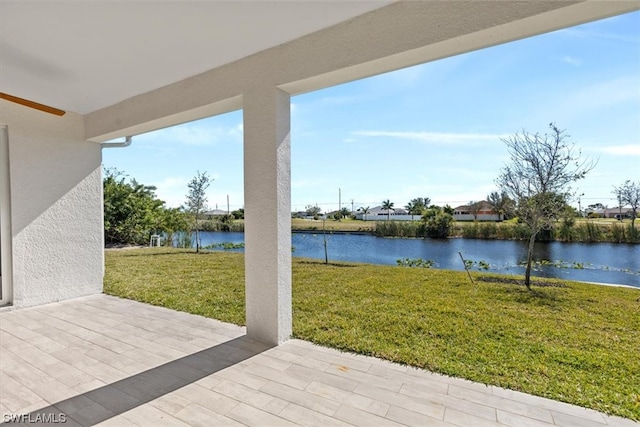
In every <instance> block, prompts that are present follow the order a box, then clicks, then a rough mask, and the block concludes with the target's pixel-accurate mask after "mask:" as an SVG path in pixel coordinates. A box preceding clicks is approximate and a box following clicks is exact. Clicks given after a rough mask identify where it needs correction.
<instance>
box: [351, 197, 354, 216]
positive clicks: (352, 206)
mask: <svg viewBox="0 0 640 427" xmlns="http://www.w3.org/2000/svg"><path fill="white" fill-rule="evenodd" d="M353 212H354V210H353V199H351V215H353Z"/></svg>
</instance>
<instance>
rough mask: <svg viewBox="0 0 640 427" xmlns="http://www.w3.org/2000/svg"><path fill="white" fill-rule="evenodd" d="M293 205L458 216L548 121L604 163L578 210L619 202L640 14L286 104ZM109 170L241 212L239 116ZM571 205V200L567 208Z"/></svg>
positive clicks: (167, 196) (133, 151)
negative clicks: (447, 211)
mask: <svg viewBox="0 0 640 427" xmlns="http://www.w3.org/2000/svg"><path fill="white" fill-rule="evenodd" d="M291 103H292V106H291V107H292V108H291V111H292V119H291V151H292V159H291V169H292V189H291V198H292V210H303V209H304V207H305V205H308V204H318V205H319V206H320V207H321V208H322V210H323V211H330V210H334V209H337V207H338V192H339V190H338V189H341V193H342V205H343V206H347V207H349V208H350V207H351V203H352V201H353V205H354V207H355V208H356V209H357V208H358V207H360V206H371V207H373V206H376V205H379V204H380V202H381V201H382V200H386V199H390V200H391V201H392V202H394V203H395V206H396V207H402V206H404V205H406V204H407V202H409V200H411V199H413V198H416V197H430V198H431V200H432V202H434V203H436V204H439V205H444V204H450V205H451V206H453V207H455V206H457V205H460V204H465V203H467V202H469V201H471V200H481V199H484V198H486V196H487V194H489V193H490V192H491V191H494V190H496V189H497V188H496V186H495V184H494V180H495V178H496V177H497V176H498V173H499V170H500V168H501V167H502V166H503V165H504V164H505V162H507V161H508V160H509V157H508V153H507V149H506V147H505V145H504V143H503V142H501V141H500V138H503V137H507V136H509V135H512V134H514V133H515V132H518V131H522V130H523V129H525V130H526V131H529V132H541V133H543V132H546V131H547V130H548V124H549V123H550V122H555V123H556V124H557V125H558V127H560V128H562V129H566V131H567V133H568V134H569V135H570V136H571V137H570V139H569V140H570V141H572V142H575V144H576V147H578V148H579V149H580V150H581V151H582V155H583V156H588V157H590V158H592V159H594V160H597V161H598V163H597V165H596V167H595V168H594V169H593V170H592V171H591V172H590V173H589V175H588V176H587V178H586V179H584V180H582V181H579V182H577V183H576V184H575V185H574V187H575V188H576V189H577V194H583V195H582V196H581V202H582V207H583V208H585V207H586V206H587V205H589V204H592V203H596V202H601V203H603V204H605V205H608V206H610V207H614V206H617V201H616V200H615V198H614V196H613V195H612V193H611V191H612V188H613V186H614V185H619V184H621V183H623V182H624V181H625V180H627V179H631V180H634V181H639V180H640V12H635V13H631V14H626V15H622V16H618V17H614V18H610V19H606V20H602V21H597V22H593V23H589V24H585V25H581V26H578V27H574V28H570V29H565V30H561V31H556V32H553V33H549V34H545V35H541V36H537V37H534V38H529V39H525V40H520V41H516V42H512V43H509V44H504V45H500V46H496V47H492V48H487V49H484V50H481V51H476V52H471V53H468V54H463V55H458V56H455V57H451V58H448V59H443V60H440V61H436V62H431V63H428V64H423V65H418V66H415V67H411V68H407V69H403V70H399V71H395V72H391V73H386V74H383V75H379V76H375V77H371V78H368V79H364V80H359V81H356V82H352V83H347V84H343V85H340V86H335V87H331V88H328V89H325V90H321V91H316V92H312V93H308V94H304V95H299V96H295V97H292V99H291ZM103 164H104V166H105V167H115V168H117V169H119V170H121V171H123V172H125V173H127V174H128V175H129V176H130V177H132V178H135V179H136V180H138V182H140V183H143V184H146V185H154V186H156V187H157V191H156V194H157V195H158V197H159V198H160V199H162V200H164V201H166V202H167V205H169V206H173V207H177V206H179V205H181V204H182V203H184V199H185V194H186V192H187V182H188V181H189V180H190V179H191V178H192V177H193V176H194V175H195V174H196V171H207V172H208V173H209V174H210V175H211V176H212V177H213V178H214V179H215V181H214V182H213V183H212V185H211V186H210V188H209V191H208V192H207V195H208V199H209V206H210V207H211V208H215V207H216V206H218V208H220V209H226V203H227V195H228V196H229V200H230V205H231V209H232V210H233V209H237V208H239V207H242V206H243V204H244V202H243V160H242V112H241V111H236V112H232V113H229V114H225V115H221V116H216V117H211V118H208V119H203V120H199V121H197V122H191V123H187V124H183V125H180V126H176V127H173V128H168V129H163V130H159V131H155V132H151V133H148V134H144V135H139V136H136V137H134V139H133V144H132V146H130V147H128V148H125V149H105V150H103ZM574 205H575V206H577V200H576V202H575V203H574Z"/></svg>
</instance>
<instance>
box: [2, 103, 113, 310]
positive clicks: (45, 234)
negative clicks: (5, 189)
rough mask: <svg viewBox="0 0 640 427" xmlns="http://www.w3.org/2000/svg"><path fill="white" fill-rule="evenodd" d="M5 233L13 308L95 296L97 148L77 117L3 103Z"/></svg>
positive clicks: (99, 266)
mask: <svg viewBox="0 0 640 427" xmlns="http://www.w3.org/2000/svg"><path fill="white" fill-rule="evenodd" d="M0 121H2V122H3V123H5V124H7V125H8V126H9V159H10V172H11V192H12V194H11V202H12V234H13V305H14V306H16V307H25V306H31V305H37V304H44V303H48V302H53V301H60V300H63V299H68V298H74V297H77V296H82V295H90V294H95V293H99V292H102V276H103V243H102V239H103V237H102V236H103V232H102V181H101V166H100V164H101V149H100V146H99V144H95V143H90V142H86V141H85V140H84V123H83V118H82V117H81V116H79V115H75V114H71V113H67V114H66V115H65V116H63V117H56V116H53V115H50V114H46V113H42V112H39V111H35V110H31V109H28V108H25V107H22V106H18V105H15V106H14V105H13V104H11V103H7V102H3V101H2V102H1V104H0Z"/></svg>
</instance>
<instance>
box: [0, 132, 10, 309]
mask: <svg viewBox="0 0 640 427" xmlns="http://www.w3.org/2000/svg"><path fill="white" fill-rule="evenodd" d="M12 242H13V231H12V229H11V183H10V173H9V129H8V127H7V125H4V124H0V306H3V305H6V304H9V303H11V300H12V290H13V260H12V258H13V251H12V249H11V246H12V244H13V243H12Z"/></svg>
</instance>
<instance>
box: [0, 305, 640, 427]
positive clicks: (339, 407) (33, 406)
mask: <svg viewBox="0 0 640 427" xmlns="http://www.w3.org/2000/svg"><path fill="white" fill-rule="evenodd" d="M0 345H1V348H0V351H1V354H2V357H0V384H2V387H0V402H1V403H0V412H1V413H2V414H3V417H4V419H3V420H2V421H3V422H7V421H9V420H10V419H9V418H7V417H11V416H14V417H18V418H19V417H23V418H22V421H27V420H32V421H35V420H45V421H46V420H48V421H49V424H53V423H54V421H55V420H58V421H60V420H61V417H63V418H64V419H65V420H66V423H65V424H64V425H68V426H76V425H82V426H89V425H104V426H107V425H112V426H118V427H121V426H135V425H139V426H149V425H154V426H161V425H167V426H211V425H237V426H240V425H256V426H266V425H273V426H288V425H305V426H312V425H318V426H334V425H335V426H348V425H355V426H373V425H375V426H385V425H388V426H401V425H405V426H427V425H428V426H470V425H473V426H567V427H568V426H592V427H598V426H599V427H603V426H632V425H636V424H635V423H634V422H632V421H630V420H626V419H623V418H617V417H610V416H607V415H605V414H602V413H599V412H596V411H593V410H589V409H584V408H580V407H577V406H573V405H569V404H566V403H561V402H556V401H553V400H549V399H544V398H541V397H535V396H531V395H527V394H524V393H519V392H516V391H511V390H505V389H502V388H499V387H493V386H485V385H483V384H478V383H473V382H470V381H465V380H461V379H456V378H449V377H445V376H442V375H436V374H432V373H429V372H426V371H423V370H419V369H413V368H408V367H406V366H401V365H397V364H393V363H389V362H386V361H383V360H379V359H375V358H372V357H365V356H358V355H353V354H349V353H341V352H339V351H336V350H332V349H328V348H323V347H319V346H316V345H313V344H311V343H308V342H305V341H300V340H289V341H287V342H286V343H284V344H281V345H279V346H271V345H267V344H262V343H258V342H256V341H252V340H250V339H249V338H247V336H246V331H245V328H242V327H238V326H235V325H230V324H225V323H222V322H218V321H216V320H212V319H207V318H204V317H199V316H194V315H191V314H186V313H181V312H176V311H172V310H168V309H165V308H160V307H154V306H150V305H146V304H142V303H139V302H135V301H130V300H124V299H119V298H115V297H111V296H106V295H94V296H88V297H82V298H76V299H73V300H69V301H65V302H60V303H53V304H48V305H41V306H39V307H32V308H27V309H22V310H12V311H4V312H2V313H0ZM18 418H13V419H14V420H16V419H18Z"/></svg>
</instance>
